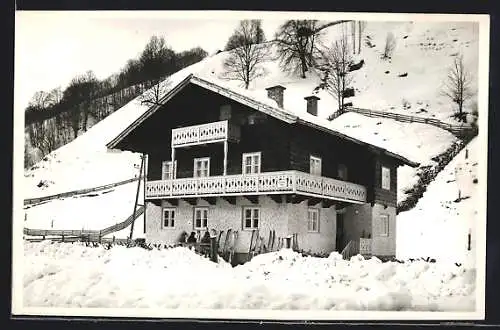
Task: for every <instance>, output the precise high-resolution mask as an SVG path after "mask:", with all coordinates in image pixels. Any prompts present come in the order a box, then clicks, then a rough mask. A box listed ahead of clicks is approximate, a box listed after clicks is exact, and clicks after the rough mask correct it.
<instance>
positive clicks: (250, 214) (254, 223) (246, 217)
mask: <svg viewBox="0 0 500 330" xmlns="http://www.w3.org/2000/svg"><path fill="white" fill-rule="evenodd" d="M259 219H260V209H259V208H258V207H245V208H243V229H257V228H259Z"/></svg>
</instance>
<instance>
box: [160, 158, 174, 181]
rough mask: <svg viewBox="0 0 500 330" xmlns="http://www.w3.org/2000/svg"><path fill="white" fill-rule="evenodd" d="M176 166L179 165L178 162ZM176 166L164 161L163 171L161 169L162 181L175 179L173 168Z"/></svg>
mask: <svg viewBox="0 0 500 330" xmlns="http://www.w3.org/2000/svg"><path fill="white" fill-rule="evenodd" d="M174 163H175V165H177V161H175V162H174ZM173 167H175V166H172V161H170V160H168V161H164V162H163V163H162V169H161V179H162V180H170V179H174V178H175V169H174V168H173Z"/></svg>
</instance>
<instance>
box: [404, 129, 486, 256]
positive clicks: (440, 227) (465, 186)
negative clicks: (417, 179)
mask: <svg viewBox="0 0 500 330" xmlns="http://www.w3.org/2000/svg"><path fill="white" fill-rule="evenodd" d="M480 151H481V150H480V149H479V140H478V138H475V139H474V140H472V141H471V142H470V143H469V144H468V145H467V146H466V148H464V149H463V150H462V151H461V152H460V153H459V154H458V155H457V156H456V157H455V158H454V159H453V160H452V161H451V162H450V163H449V164H448V165H447V166H446V167H445V168H444V170H443V171H441V172H440V173H439V174H438V176H437V177H436V179H435V180H434V181H433V182H432V183H431V184H430V185H429V186H428V188H427V191H426V192H425V193H424V195H423V196H422V198H421V199H420V200H419V201H418V203H417V205H416V206H415V208H413V209H412V210H410V211H407V212H402V213H400V214H399V215H398V218H397V226H396V228H397V234H396V237H397V251H396V253H397V256H398V257H399V258H408V257H417V258H418V257H431V258H435V259H437V260H445V261H453V262H459V263H467V264H470V265H474V264H475V256H476V248H475V241H476V233H475V228H476V226H477V219H478V217H477V214H478V211H479V206H480V205H481V204H480V203H479V202H480V199H479V195H478V191H479V190H478V189H479V187H478V183H475V180H480V181H482V180H486V178H483V177H479V173H478V160H479V158H478V157H479V152H480ZM466 154H467V158H466V157H465V156H466ZM459 190H460V191H461V198H462V200H457V198H458V197H459ZM468 234H471V250H470V251H468ZM450 238H451V239H450Z"/></svg>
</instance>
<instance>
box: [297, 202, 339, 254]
mask: <svg viewBox="0 0 500 330" xmlns="http://www.w3.org/2000/svg"><path fill="white" fill-rule="evenodd" d="M288 208H289V229H288V231H289V233H290V234H294V233H297V234H298V235H297V238H298V245H299V249H300V250H303V251H309V252H313V253H323V254H326V253H330V252H332V251H335V243H336V242H335V240H336V229H337V228H336V226H337V221H336V216H337V213H336V211H335V207H333V206H332V207H330V208H322V207H321V204H318V205H316V206H308V205H307V201H303V202H302V203H300V204H289V205H288ZM309 208H314V209H318V210H319V232H317V233H311V232H308V230H307V212H308V209H309Z"/></svg>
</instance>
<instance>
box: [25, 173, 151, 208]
mask: <svg viewBox="0 0 500 330" xmlns="http://www.w3.org/2000/svg"><path fill="white" fill-rule="evenodd" d="M141 178H142V177H141ZM139 179H140V178H131V179H126V180H123V181H119V182H115V183H110V184H106V185H103V186H98V187H93V188H86V189H79V190H73V191H66V192H63V193H59V194H55V195H47V196H43V197H36V198H27V199H25V200H24V205H25V206H26V205H32V204H38V203H41V202H45V201H49V200H52V199H59V198H65V197H72V196H75V195H84V194H89V193H93V192H98V191H102V190H106V189H111V188H114V187H117V186H121V185H124V184H127V183H131V182H134V181H137V180H139Z"/></svg>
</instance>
